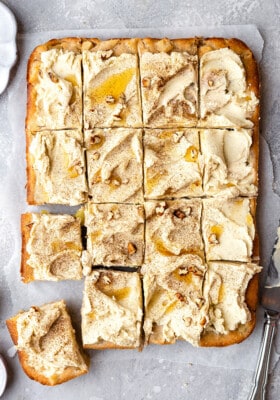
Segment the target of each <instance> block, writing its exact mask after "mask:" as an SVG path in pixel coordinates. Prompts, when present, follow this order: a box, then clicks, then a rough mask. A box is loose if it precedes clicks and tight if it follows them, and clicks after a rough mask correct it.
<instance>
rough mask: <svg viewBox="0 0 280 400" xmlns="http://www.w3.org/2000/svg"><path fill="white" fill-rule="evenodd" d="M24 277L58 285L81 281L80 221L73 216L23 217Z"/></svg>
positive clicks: (42, 214) (29, 214)
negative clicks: (60, 282)
mask: <svg viewBox="0 0 280 400" xmlns="http://www.w3.org/2000/svg"><path fill="white" fill-rule="evenodd" d="M21 232H22V257H21V277H22V280H23V282H24V283H28V282H31V281H33V280H51V281H58V280H63V279H81V278H82V276H83V274H82V264H81V255H82V238H81V220H80V219H79V218H76V217H75V216H73V215H66V214H61V215H55V214H49V213H41V214H40V213H27V214H23V215H22V216H21Z"/></svg>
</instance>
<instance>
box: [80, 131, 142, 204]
mask: <svg viewBox="0 0 280 400" xmlns="http://www.w3.org/2000/svg"><path fill="white" fill-rule="evenodd" d="M85 143H86V153H87V172H88V186H89V194H90V196H91V200H92V201H93V202H96V203H102V202H118V203H140V202H143V172H142V169H143V150H142V131H141V130H140V129H132V128H116V129H111V128H109V129H100V128H96V129H94V130H90V131H85Z"/></svg>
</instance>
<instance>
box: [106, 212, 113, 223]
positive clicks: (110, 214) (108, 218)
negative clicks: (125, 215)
mask: <svg viewBox="0 0 280 400" xmlns="http://www.w3.org/2000/svg"><path fill="white" fill-rule="evenodd" d="M113 218H114V214H113V213H112V211H109V212H108V214H107V220H108V221H111V219H113Z"/></svg>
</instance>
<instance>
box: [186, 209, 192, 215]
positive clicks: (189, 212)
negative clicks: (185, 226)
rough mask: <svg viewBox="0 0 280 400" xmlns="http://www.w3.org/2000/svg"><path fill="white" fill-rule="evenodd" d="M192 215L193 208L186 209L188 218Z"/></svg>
mask: <svg viewBox="0 0 280 400" xmlns="http://www.w3.org/2000/svg"><path fill="white" fill-rule="evenodd" d="M191 213H192V208H191V207H187V208H186V209H185V214H186V216H187V217H189V216H190V215H191Z"/></svg>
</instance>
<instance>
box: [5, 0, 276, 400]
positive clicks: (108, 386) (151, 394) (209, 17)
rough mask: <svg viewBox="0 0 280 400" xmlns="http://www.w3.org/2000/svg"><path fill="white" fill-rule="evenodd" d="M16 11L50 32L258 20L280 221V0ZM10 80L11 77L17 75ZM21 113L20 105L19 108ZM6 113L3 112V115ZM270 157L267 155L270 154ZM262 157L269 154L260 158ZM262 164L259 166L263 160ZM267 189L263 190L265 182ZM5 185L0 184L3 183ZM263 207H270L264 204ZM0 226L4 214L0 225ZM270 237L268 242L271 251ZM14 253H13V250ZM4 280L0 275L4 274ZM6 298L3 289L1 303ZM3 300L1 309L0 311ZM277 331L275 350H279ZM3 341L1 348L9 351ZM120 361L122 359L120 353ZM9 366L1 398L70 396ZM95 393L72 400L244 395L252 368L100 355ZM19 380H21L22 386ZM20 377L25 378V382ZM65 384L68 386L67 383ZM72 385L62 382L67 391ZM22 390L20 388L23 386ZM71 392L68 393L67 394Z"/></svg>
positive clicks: (15, 5) (16, 5) (127, 1)
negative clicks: (45, 385) (209, 365)
mask: <svg viewBox="0 0 280 400" xmlns="http://www.w3.org/2000/svg"><path fill="white" fill-rule="evenodd" d="M3 3H5V4H6V5H7V6H8V7H10V9H11V10H12V11H13V12H14V14H15V16H16V19H17V22H18V30H19V33H31V32H43V31H48V30H64V29H90V28H99V29H101V28H133V27H147V28H148V27H152V28H154V27H162V26H163V27H164V26H166V27H170V26H177V27H185V26H192V25H223V24H249V23H250V24H256V25H257V27H258V28H259V30H260V32H261V34H262V36H263V38H264V40H265V46H264V54H263V60H262V63H261V66H260V67H261V76H262V103H263V104H262V135H263V138H264V139H265V141H266V142H267V143H268V145H269V148H270V150H271V158H272V163H273V172H274V186H273V187H274V191H275V204H276V206H275V210H265V213H267V215H269V216H271V218H272V220H273V221H272V222H271V224H272V227H273V229H274V230H275V226H276V225H277V223H278V221H279V209H280V207H279V197H278V195H280V136H279V135H280V95H279V93H280V76H279V72H280V40H279V38H280V25H279V20H280V1H279V0H266V1H262V0H227V1H222V0H212V1H209V0H200V1H195V0H193V1H180V0H162V1H159V0H157V1H151V0H142V1H141V0H139V1H135V0H119V1H118V0H96V1H91V0H60V1H57V0H47V1H45V0H44V1H42V0H4V1H3ZM12 78H13V74H12ZM6 103H7V92H6V93H4V94H3V95H2V96H0V111H1V108H2V111H3V110H4V107H6ZM15 112H17V110H15ZM1 115H3V112H2V113H1ZM11 140H12V139H11V137H10V136H9V126H8V124H7V120H6V119H5V118H2V119H1V121H0V146H1V151H0V172H1V173H2V172H5V168H6V164H5V158H6V156H7V152H8V149H9V147H10V145H11ZM267 155H268V154H267ZM262 156H263V157H264V156H265V155H264V154H263V155H262ZM261 167H262V163H261ZM262 188H263V189H262V190H266V182H263V185H262ZM2 190H3V188H2ZM262 206H263V208H264V209H265V206H266V205H265V204H262ZM1 223H2V220H1V215H0V225H1ZM0 233H1V236H2V237H5V239H6V240H8V239H9V226H7V225H6V224H5V225H4V226H3V225H2V226H1V229H0ZM272 237H273V233H272V235H270V238H269V240H268V241H267V243H266V250H265V251H270V250H271V248H272V246H273V243H272ZM10 248H11V247H6V246H3V245H0V252H1V261H0V264H2V265H5V263H7V262H8V260H9V258H10V256H11V254H10ZM11 251H12V250H11ZM0 281H1V279H0ZM4 297H5V293H4V294H0V300H1V299H3V298H4ZM2 307H3V306H2V305H1V307H0V309H1V310H2ZM3 325H4V321H3V320H2V319H1V321H0V327H1V328H2V327H3ZM279 336H280V333H278V338H277V345H276V350H277V352H278V353H279V351H280V339H279ZM2 346H3V345H2V344H1V338H0V351H1V352H4V349H3V348H2ZM276 357H277V362H276V363H275V366H274V369H273V370H272V371H271V374H270V380H269V387H268V395H267V398H268V400H277V399H279V396H280V394H279V393H280V361H279V354H276ZM120 358H121V357H120ZM8 364H9V366H10V373H11V375H10V381H9V387H8V390H7V392H6V394H5V395H4V398H6V399H11V400H17V399H18V400H19V399H39V398H41V399H47V398H53V399H61V398H63V396H64V397H65V392H64V386H62V387H60V388H53V389H52V388H41V387H39V386H38V385H37V384H36V383H35V384H33V383H32V382H30V383H29V382H27V381H26V378H25V377H24V376H23V374H22V372H21V371H18V370H14V367H13V364H14V360H8ZM92 369H93V373H92V386H91V395H90V396H89V394H88V393H89V392H88V390H86V388H85V387H84V386H83V385H81V383H82V382H83V381H82V379H83V378H81V380H76V381H75V383H74V381H73V385H72V386H71V391H72V394H73V397H72V396H71V399H72V398H73V399H74V398H77V397H78V396H80V398H81V399H84V398H85V399H89V400H109V399H110V400H111V399H112V398H113V396H114V398H115V399H132V398H134V399H136V400H138V399H139V400H140V399H157V398H161V399H162V400H165V399H172V400H173V399H174V400H175V399H176V400H177V399H183V398H188V399H189V400H194V399H200V400H204V399H205V400H206V399H207V400H212V399H215V400H230V399H232V400H243V399H246V398H247V396H248V393H249V387H250V384H251V380H252V371H248V370H247V369H246V368H243V369H229V368H223V367H220V368H219V367H215V368H209V367H208V366H205V365H201V364H199V363H198V364H197V365H194V364H193V365H192V364H187V363H181V364H180V363H178V362H176V361H166V360H164V359H152V358H151V359H148V358H147V357H145V358H143V359H139V357H138V358H137V359H135V360H133V359H129V360H128V359H125V358H124V359H122V360H119V361H118V360H116V359H114V360H113V361H112V362H110V363H108V358H107V360H106V361H105V360H104V361H103V359H102V357H97V358H96V360H95V361H94V360H93V365H92ZM19 382H21V384H20V383H19ZM22 382H23V383H22ZM67 385H68V384H67ZM66 387H67V386H65V388H66ZM19 388H20V390H19ZM68 398H69V399H70V397H67V399H68Z"/></svg>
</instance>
